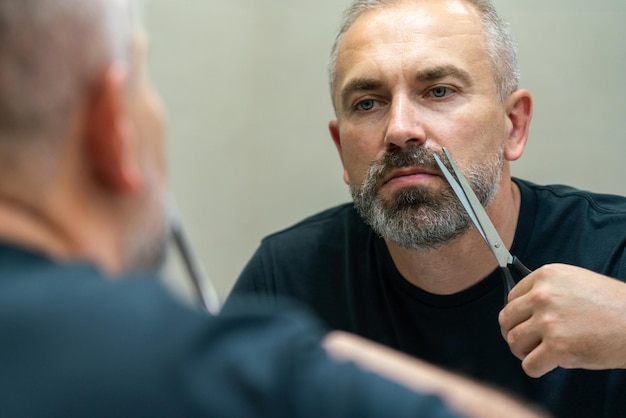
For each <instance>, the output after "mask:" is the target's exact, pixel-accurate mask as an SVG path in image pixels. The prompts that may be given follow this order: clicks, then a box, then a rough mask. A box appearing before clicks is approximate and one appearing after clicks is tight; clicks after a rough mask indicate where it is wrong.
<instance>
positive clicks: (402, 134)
mask: <svg viewBox="0 0 626 418" xmlns="http://www.w3.org/2000/svg"><path fill="white" fill-rule="evenodd" d="M425 142H426V131H425V130H424V125H423V120H422V115H420V111H419V109H418V107H417V104H415V103H412V102H411V100H410V99H409V98H406V97H398V98H394V100H393V101H392V103H391V108H390V110H389V120H388V123H387V130H386V133H385V144H386V145H387V147H390V148H393V147H394V146H395V147H399V148H404V147H407V146H409V145H423V144H424V143H425Z"/></svg>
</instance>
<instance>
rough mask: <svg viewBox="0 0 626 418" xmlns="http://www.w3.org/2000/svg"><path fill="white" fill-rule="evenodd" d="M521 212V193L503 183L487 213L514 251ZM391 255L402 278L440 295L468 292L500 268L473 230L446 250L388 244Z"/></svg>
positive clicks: (509, 183)
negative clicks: (416, 248) (409, 247)
mask: <svg viewBox="0 0 626 418" xmlns="http://www.w3.org/2000/svg"><path fill="white" fill-rule="evenodd" d="M519 208H520V191H519V188H518V186H517V185H516V184H515V183H513V182H512V181H511V180H510V179H509V180H508V181H504V182H503V183H502V184H501V185H500V188H499V191H498V194H497V195H496V197H495V198H494V200H493V201H492V202H491V204H490V205H489V206H488V208H487V213H488V214H489V217H490V219H491V221H492V222H493V224H494V226H495V227H496V229H497V231H498V233H499V234H500V236H501V237H502V240H503V241H504V244H505V245H506V247H507V248H511V245H512V243H513V238H514V236H515V228H516V226H517V218H518V216H519ZM386 243H387V247H388V248H389V253H390V254H391V258H392V259H393V262H394V264H395V265H396V267H397V269H398V271H399V272H400V274H402V276H403V277H404V278H405V279H406V280H408V281H409V282H410V283H412V284H413V285H415V286H417V287H419V288H420V289H422V290H424V291H427V292H430V293H433V294H440V295H449V294H453V293H458V292H460V291H462V290H465V289H467V288H469V287H471V286H473V285H474V284H476V283H478V282H479V281H481V280H482V279H483V278H485V277H486V276H487V275H488V274H489V273H491V272H492V271H493V270H494V269H495V268H496V267H497V266H498V264H497V262H496V259H495V258H494V256H493V254H492V253H491V251H490V249H489V247H488V246H487V245H486V244H485V242H484V240H483V239H482V237H481V236H480V234H479V233H478V231H477V230H476V229H475V228H474V227H472V228H471V229H470V230H469V231H468V232H466V233H464V234H463V235H462V236H461V237H459V238H457V239H455V240H454V241H453V242H451V243H450V244H447V245H445V246H442V247H439V248H436V249H430V250H408V249H406V248H403V247H400V246H399V245H398V244H396V243H394V242H390V241H388V240H386Z"/></svg>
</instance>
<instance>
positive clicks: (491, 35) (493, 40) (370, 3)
mask: <svg viewBox="0 0 626 418" xmlns="http://www.w3.org/2000/svg"><path fill="white" fill-rule="evenodd" d="M402 1H406V0H355V1H354V2H353V3H352V5H351V6H350V7H348V9H346V11H345V12H344V18H343V22H342V24H341V27H340V29H339V32H338V34H337V36H336V38H335V43H334V44H333V47H332V49H331V54H330V60H329V64H328V72H329V77H330V91H331V95H332V96H333V103H334V92H335V88H336V82H337V80H336V66H337V54H338V50H339V44H340V43H341V41H342V39H343V37H344V35H345V34H346V32H347V31H348V30H349V29H350V27H351V26H352V25H353V24H354V22H355V21H356V20H357V19H358V18H359V17H360V16H361V15H362V14H363V13H365V12H367V11H369V10H375V9H382V8H385V7H388V6H392V5H395V4H398V3H400V2H402ZM465 1H467V2H468V3H470V4H472V5H474V7H476V9H477V10H478V12H479V13H480V15H481V16H482V22H483V29H484V31H485V48H486V51H487V55H488V57H489V61H490V64H491V67H492V69H493V73H494V78H495V81H496V85H497V89H498V97H499V98H500V100H504V99H505V98H506V97H507V96H508V95H509V94H511V93H512V92H513V91H515V90H517V87H518V84H519V68H518V64H517V49H516V46H515V44H514V42H513V37H512V35H511V31H510V28H509V24H508V23H507V22H505V21H504V20H503V19H502V18H501V17H500V15H499V14H498V12H497V11H496V9H495V7H494V6H493V4H492V3H491V1H490V0H465Z"/></svg>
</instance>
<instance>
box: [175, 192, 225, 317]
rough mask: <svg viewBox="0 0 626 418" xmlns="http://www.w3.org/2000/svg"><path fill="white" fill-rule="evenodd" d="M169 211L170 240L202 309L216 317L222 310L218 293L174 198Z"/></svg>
mask: <svg viewBox="0 0 626 418" xmlns="http://www.w3.org/2000/svg"><path fill="white" fill-rule="evenodd" d="M167 209H168V211H167V215H168V224H169V229H170V231H169V232H170V238H171V239H172V241H173V244H174V248H175V249H176V250H178V253H179V255H180V257H181V258H182V261H183V266H184V268H185V270H186V272H187V274H188V276H189V279H190V281H191V285H192V289H193V291H194V293H195V295H196V296H197V297H198V299H199V300H200V304H201V307H202V308H204V309H205V310H206V311H208V312H209V313H211V314H214V315H216V314H218V313H219V311H220V308H221V306H220V301H219V297H218V295H217V291H216V290H215V287H214V286H213V283H212V282H211V280H210V279H209V278H208V277H207V275H206V274H205V273H204V270H203V269H202V264H201V263H200V261H199V260H198V258H197V257H196V255H195V253H194V252H193V250H192V249H191V245H190V244H189V240H188V239H187V234H185V229H184V228H183V222H182V220H181V218H180V215H179V214H178V208H177V206H176V202H175V201H174V198H170V200H169V202H168V207H167Z"/></svg>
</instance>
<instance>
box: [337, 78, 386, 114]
mask: <svg viewBox="0 0 626 418" xmlns="http://www.w3.org/2000/svg"><path fill="white" fill-rule="evenodd" d="M382 85H383V83H382V82H381V81H380V80H376V79H373V78H355V79H353V80H350V82H348V84H346V85H345V86H344V87H343V89H341V96H340V99H341V104H342V106H343V108H344V109H345V108H347V107H348V106H349V103H348V98H349V97H350V95H351V94H352V93H354V92H359V91H371V90H377V89H380V88H381V86H382Z"/></svg>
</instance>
